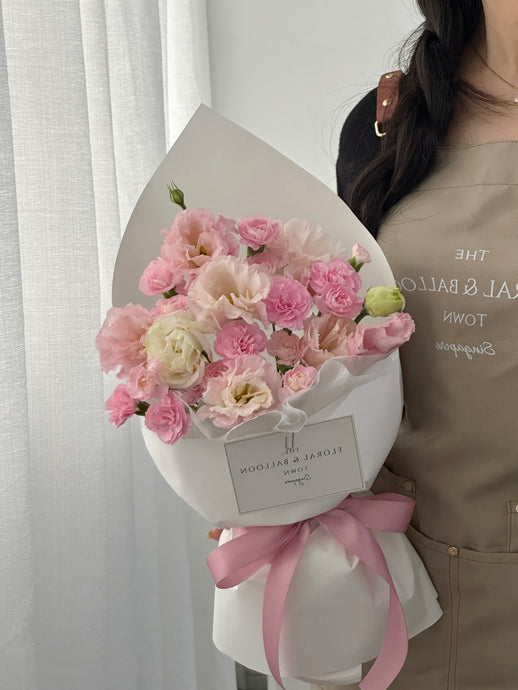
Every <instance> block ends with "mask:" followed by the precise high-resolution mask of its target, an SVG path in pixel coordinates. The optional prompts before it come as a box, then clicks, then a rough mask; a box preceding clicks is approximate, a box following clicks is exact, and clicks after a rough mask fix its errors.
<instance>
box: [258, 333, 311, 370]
mask: <svg viewBox="0 0 518 690" xmlns="http://www.w3.org/2000/svg"><path fill="white" fill-rule="evenodd" d="M266 349H267V350H268V353H269V354H270V355H271V356H272V357H275V358H276V359H277V361H278V363H279V364H283V365H285V366H292V365H293V364H296V363H297V362H298V361H299V360H300V359H301V358H302V353H303V351H304V346H303V343H302V340H301V339H300V338H299V336H298V335H296V334H295V333H291V334H290V333H286V331H284V330H282V331H274V332H273V333H272V334H271V336H270V339H269V340H268V342H267V344H266Z"/></svg>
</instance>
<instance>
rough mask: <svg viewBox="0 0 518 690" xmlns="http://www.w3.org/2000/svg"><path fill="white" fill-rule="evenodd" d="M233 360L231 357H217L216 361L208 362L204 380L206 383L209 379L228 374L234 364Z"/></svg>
mask: <svg viewBox="0 0 518 690" xmlns="http://www.w3.org/2000/svg"><path fill="white" fill-rule="evenodd" d="M232 362H233V360H231V359H217V360H216V361H215V362H211V363H210V364H207V366H206V367H205V371H204V378H203V381H204V383H205V384H206V382H207V379H213V378H217V377H218V376H222V375H223V374H226V373H227V371H228V370H229V368H230V367H231V366H232Z"/></svg>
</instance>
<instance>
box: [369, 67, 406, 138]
mask: <svg viewBox="0 0 518 690" xmlns="http://www.w3.org/2000/svg"><path fill="white" fill-rule="evenodd" d="M402 74H403V73H402V71H401V70H396V71H395V72H385V74H382V75H381V78H380V80H379V84H378V101H377V105H376V122H375V123H374V130H375V132H376V135H377V136H378V137H384V136H385V134H386V132H384V131H383V124H386V123H387V122H388V121H389V120H390V118H391V117H392V115H393V114H394V110H395V109H396V105H397V102H398V97H399V80H400V79H401V75H402Z"/></svg>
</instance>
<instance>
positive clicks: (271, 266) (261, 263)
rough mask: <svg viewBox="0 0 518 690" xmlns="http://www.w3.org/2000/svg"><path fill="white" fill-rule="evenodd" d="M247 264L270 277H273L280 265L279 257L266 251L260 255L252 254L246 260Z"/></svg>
mask: <svg viewBox="0 0 518 690" xmlns="http://www.w3.org/2000/svg"><path fill="white" fill-rule="evenodd" d="M247 261H248V263H249V264H252V265H253V266H255V268H257V269H259V270H261V271H266V273H269V274H270V275H272V276H273V275H274V274H275V273H276V272H277V271H278V270H279V268H280V267H281V265H282V259H281V257H279V256H277V255H276V254H273V253H272V252H269V251H268V250H267V249H266V250H265V251H264V252H261V253H260V254H254V256H250V257H249V258H248V259H247Z"/></svg>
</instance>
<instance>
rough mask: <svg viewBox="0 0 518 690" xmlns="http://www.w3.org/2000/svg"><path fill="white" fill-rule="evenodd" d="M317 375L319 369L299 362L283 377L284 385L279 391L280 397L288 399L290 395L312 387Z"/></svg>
mask: <svg viewBox="0 0 518 690" xmlns="http://www.w3.org/2000/svg"><path fill="white" fill-rule="evenodd" d="M316 375H317V370H316V369H315V368H314V367H305V366H304V365H303V364H297V365H296V366H294V367H293V369H290V370H289V371H287V372H286V373H285V374H284V376H283V377H282V380H283V383H284V387H283V388H282V389H281V391H280V393H279V397H280V399H281V400H286V398H289V396H290V395H294V394H295V393H301V392H302V391H306V390H308V388H311V386H312V384H313V381H314V380H315V376H316Z"/></svg>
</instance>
